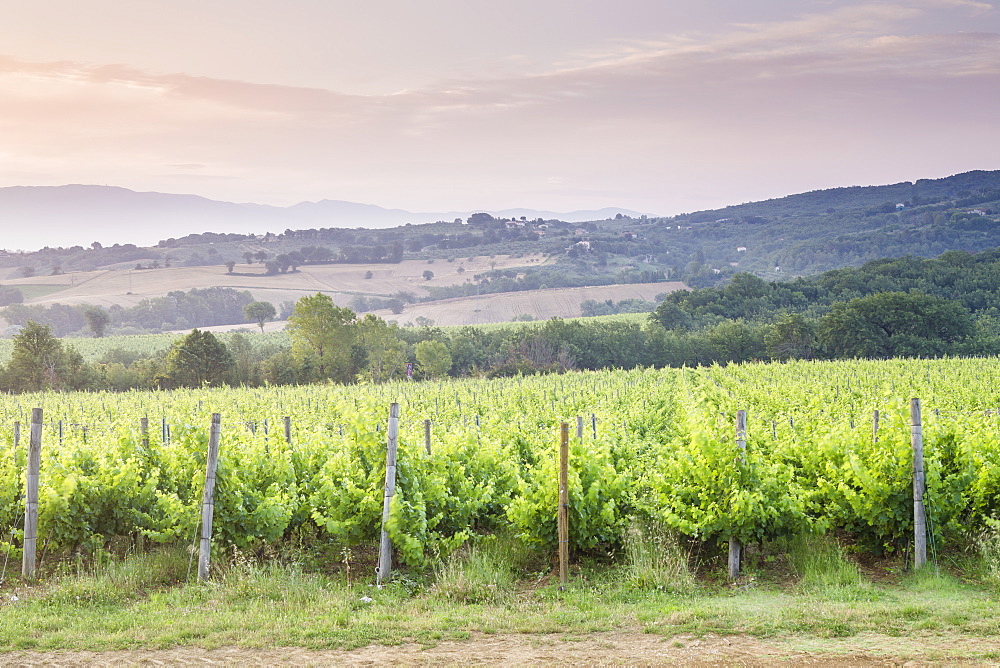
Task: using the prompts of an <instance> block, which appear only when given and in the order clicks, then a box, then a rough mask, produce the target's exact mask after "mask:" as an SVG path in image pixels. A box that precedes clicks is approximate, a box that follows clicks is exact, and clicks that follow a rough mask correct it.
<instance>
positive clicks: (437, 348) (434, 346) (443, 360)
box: [413, 339, 452, 378]
mask: <svg viewBox="0 0 1000 668" xmlns="http://www.w3.org/2000/svg"><path fill="white" fill-rule="evenodd" d="M413 352H414V354H415V355H416V357H417V364H419V365H420V370H421V371H422V372H423V373H424V375H425V376H427V377H428V378H441V377H442V376H446V375H448V372H449V371H451V364H452V360H451V353H450V352H449V351H448V346H447V345H445V344H444V343H443V342H441V341H435V340H433V339H428V340H426V341H421V342H420V343H418V344H417V345H416V347H415V348H414V350H413Z"/></svg>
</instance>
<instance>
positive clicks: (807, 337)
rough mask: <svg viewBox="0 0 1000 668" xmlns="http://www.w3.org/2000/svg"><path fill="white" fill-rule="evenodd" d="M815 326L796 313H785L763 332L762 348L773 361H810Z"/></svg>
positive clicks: (814, 338)
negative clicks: (763, 347)
mask: <svg viewBox="0 0 1000 668" xmlns="http://www.w3.org/2000/svg"><path fill="white" fill-rule="evenodd" d="M815 343H816V326H815V322H814V321H812V320H807V319H806V318H805V317H804V316H802V315H800V314H798V313H785V314H783V315H781V316H780V317H779V318H778V320H777V322H775V323H774V324H773V325H771V326H770V327H768V328H767V330H766V331H765V332H764V346H765V348H766V349H767V355H768V357H770V358H771V359H773V360H781V361H785V360H789V359H811V358H812V356H813V349H814V347H815Z"/></svg>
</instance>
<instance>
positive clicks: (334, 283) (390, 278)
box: [2, 255, 546, 307]
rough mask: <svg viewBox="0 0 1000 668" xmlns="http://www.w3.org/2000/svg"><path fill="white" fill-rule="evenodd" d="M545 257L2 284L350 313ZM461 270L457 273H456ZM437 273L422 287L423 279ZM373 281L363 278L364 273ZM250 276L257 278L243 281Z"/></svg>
mask: <svg viewBox="0 0 1000 668" xmlns="http://www.w3.org/2000/svg"><path fill="white" fill-rule="evenodd" d="M545 259H546V258H545V257H544V256H542V255H525V256H522V257H517V258H515V257H513V256H508V255H497V256H495V257H492V258H491V257H486V256H476V257H473V258H471V259H469V258H461V259H456V260H455V261H454V262H447V261H445V260H437V261H436V262H434V263H433V264H429V263H428V262H427V261H426V260H404V261H403V262H400V263H398V264H316V265H303V266H301V267H299V270H298V271H296V272H289V273H286V274H275V275H273V276H268V275H266V274H265V273H264V268H263V266H261V265H260V264H252V265H247V264H237V265H236V267H235V270H234V272H235V273H234V274H228V273H227V272H226V268H225V267H224V266H222V263H221V261H220V264H219V265H214V266H204V267H170V268H161V269H143V270H128V269H120V270H104V271H90V272H70V273H66V274H61V275H58V276H34V277H31V278H16V277H15V276H16V270H11V271H10V272H8V273H9V274H10V275H9V276H7V277H6V278H3V279H2V280H3V283H4V285H10V286H12V287H22V286H30V288H31V289H33V290H34V291H35V292H38V293H44V294H39V296H37V297H34V298H30V299H26V300H25V303H27V304H52V303H56V302H58V303H60V304H69V305H74V304H96V305H99V306H105V307H107V306H112V305H114V304H118V305H120V306H124V307H129V306H135V305H136V304H138V303H139V302H140V301H141V300H143V299H145V298H149V297H162V296H164V295H166V294H167V293H168V292H172V291H174V290H191V289H193V288H209V287H226V288H233V289H236V290H249V291H250V292H251V293H252V294H253V296H254V298H255V299H257V300H261V301H270V302H272V303H275V304H278V303H280V302H282V301H296V300H298V299H299V298H300V297H303V296H305V295H310V294H315V293H316V292H323V293H326V294H329V295H331V296H332V297H334V300H335V301H336V302H337V304H338V305H341V306H345V305H346V304H347V302H348V301H350V299H351V297H352V296H353V295H355V294H365V295H382V296H388V295H390V294H393V293H395V292H399V291H404V290H405V291H409V292H414V293H415V294H417V295H418V296H422V295H424V294H426V288H427V287H429V286H445V285H455V284H460V283H464V282H465V281H466V280H467V279H470V280H471V278H472V276H474V275H475V274H477V273H481V272H484V271H489V270H491V269H511V268H518V267H527V266H538V265H541V264H543V263H544V262H545ZM460 267H461V268H462V271H459V268H460ZM427 270H430V271H432V272H433V273H434V277H433V278H432V279H430V280H429V281H428V280H425V279H424V278H423V272H424V271H427ZM368 271H371V272H372V278H370V279H366V278H365V274H366V272H368ZM239 273H252V274H254V275H252V276H239V275H235V274H239Z"/></svg>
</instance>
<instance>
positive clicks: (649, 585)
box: [623, 521, 695, 593]
mask: <svg viewBox="0 0 1000 668" xmlns="http://www.w3.org/2000/svg"><path fill="white" fill-rule="evenodd" d="M623 575H624V578H625V580H626V582H627V583H628V584H629V585H631V586H634V587H638V588H641V589H655V590H658V591H668V592H674V593H687V592H690V591H692V590H694V588H695V578H694V574H693V573H692V571H691V568H690V566H689V564H688V554H687V553H686V552H685V551H684V549H683V548H682V547H681V545H680V543H679V541H678V540H677V538H676V536H675V535H674V534H672V533H671V532H669V531H667V530H666V529H665V528H664V527H662V526H660V525H658V524H655V523H650V522H639V521H634V522H633V523H632V526H631V527H630V528H629V530H628V532H627V533H626V535H625V564H624V568H623Z"/></svg>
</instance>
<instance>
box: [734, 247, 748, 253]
mask: <svg viewBox="0 0 1000 668" xmlns="http://www.w3.org/2000/svg"><path fill="white" fill-rule="evenodd" d="M736 252H737V253H746V252H747V247H746V246H737V247H736Z"/></svg>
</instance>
